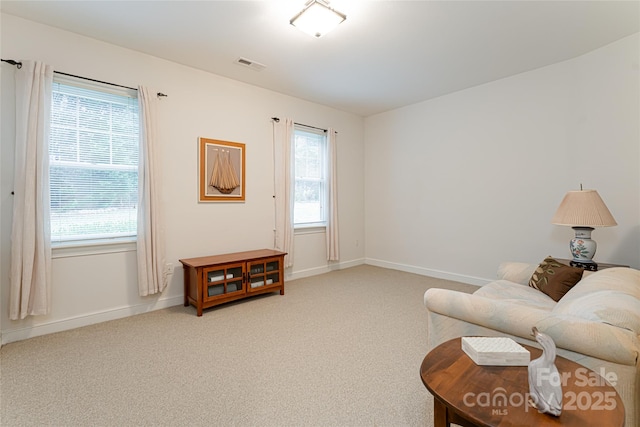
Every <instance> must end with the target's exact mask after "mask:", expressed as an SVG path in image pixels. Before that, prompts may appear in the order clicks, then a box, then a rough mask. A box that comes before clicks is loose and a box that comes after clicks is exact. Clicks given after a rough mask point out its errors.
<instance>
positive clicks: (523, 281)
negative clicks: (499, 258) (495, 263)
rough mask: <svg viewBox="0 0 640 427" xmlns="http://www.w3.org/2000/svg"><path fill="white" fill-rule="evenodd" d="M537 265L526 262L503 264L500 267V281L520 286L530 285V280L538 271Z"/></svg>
mask: <svg viewBox="0 0 640 427" xmlns="http://www.w3.org/2000/svg"><path fill="white" fill-rule="evenodd" d="M537 267H538V266H537V265H536V264H528V263H526V262H503V263H502V264H500V266H499V267H498V279H503V280H508V281H510V282H514V283H518V284H520V285H528V284H529V279H531V276H532V275H533V272H534V271H536V268H537Z"/></svg>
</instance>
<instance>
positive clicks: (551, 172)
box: [365, 34, 640, 284]
mask: <svg viewBox="0 0 640 427" xmlns="http://www.w3.org/2000/svg"><path fill="white" fill-rule="evenodd" d="M639 52H640V48H639V36H638V34H636V35H633V36H630V37H627V38H624V39H622V40H619V41H618V42H615V43H613V44H611V45H608V46H605V47H603V48H601V49H598V50H596V51H593V52H590V53H588V54H586V55H583V56H581V57H578V58H574V59H571V60H568V61H565V62H562V63H558V64H555V65H551V66H548V67H544V68H540V69H537V70H534V71H531V72H527V73H523V74H520V75H516V76H512V77H509V78H505V79H502V80H499V81H495V82H492V83H488V84H485V85H482V86H478V87H474V88H471V89H467V90H463V91H460V92H456V93H453V94H450V95H446V96H442V97H440V98H437V99H433V100H429V101H426V102H422V103H419V104H415V105H412V106H408V107H405V108H401V109H397V110H394V111H390V112H386V113H382V114H378V115H375V116H370V117H367V118H366V120H365V141H366V148H365V152H366V155H365V157H366V162H365V201H366V202H365V206H366V237H367V240H366V254H367V262H369V263H373V264H377V265H383V266H387V267H392V268H398V269H402V270H408V271H415V272H418V273H422V274H430V275H436V276H443V277H450V278H457V279H459V280H463V281H467V282H470V283H478V284H481V283H484V282H486V279H491V278H493V277H495V272H496V269H497V266H498V264H499V263H500V262H502V261H505V260H513V261H524V262H539V261H541V260H542V259H543V258H544V257H545V256H547V255H553V256H557V257H560V258H568V257H569V250H568V241H569V240H570V239H571V237H572V236H573V230H571V228H570V227H561V226H556V225H552V224H551V223H550V221H551V217H552V216H553V214H554V213H555V210H556V209H557V207H558V205H559V204H560V201H561V200H562V197H563V196H564V194H565V193H566V192H567V191H568V190H577V189H579V186H580V184H581V183H582V184H583V185H584V188H594V189H596V190H598V192H599V194H600V195H601V196H602V198H603V200H604V201H605V203H606V204H607V205H608V207H609V209H610V210H611V212H612V214H613V216H614V217H615V219H616V220H617V222H618V224H619V225H618V226H617V227H611V228H599V229H596V230H595V231H594V232H593V238H594V240H596V241H597V242H598V251H597V254H596V256H595V260H596V261H600V262H611V263H618V264H626V265H631V266H633V267H635V268H640V175H639V170H640V125H639V117H640V109H639V106H638V104H639V99H640V97H639V94H640V91H639V85H638V80H639V66H638V62H639V59H638V57H639Z"/></svg>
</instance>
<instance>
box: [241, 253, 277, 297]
mask: <svg viewBox="0 0 640 427" xmlns="http://www.w3.org/2000/svg"><path fill="white" fill-rule="evenodd" d="M279 283H280V260H279V259H278V258H268V259H265V260H261V261H252V262H251V263H249V280H248V287H247V292H252V291H258V290H260V289H263V288H265V287H270V286H273V285H278V284H279Z"/></svg>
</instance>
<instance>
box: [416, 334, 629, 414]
mask: <svg viewBox="0 0 640 427" xmlns="http://www.w3.org/2000/svg"><path fill="white" fill-rule="evenodd" d="M524 347H526V348H527V350H529V351H530V352H531V360H533V359H535V358H538V357H540V355H541V353H542V351H541V350H539V349H537V348H534V347H531V346H527V345H525V346H524ZM555 363H556V366H557V368H558V371H559V372H560V375H563V376H564V377H565V378H566V380H564V381H563V383H562V384H563V386H562V392H563V405H562V406H563V409H562V413H561V414H560V416H559V417H554V416H553V415H549V414H542V413H540V412H538V410H537V409H535V408H533V407H532V406H531V405H530V404H528V393H529V380H528V370H527V367H526V366H480V365H476V364H475V363H474V362H473V360H471V358H470V357H469V356H467V354H466V353H465V352H464V351H463V350H462V347H461V342H460V338H454V339H452V340H450V341H447V342H445V343H443V344H441V345H439V346H438V347H436V348H434V349H433V350H432V351H430V352H429V354H427V356H426V357H425V358H424V361H423V362H422V366H421V367H420V376H421V378H422V382H423V384H424V385H425V386H426V387H427V389H428V390H429V391H430V392H431V394H433V402H434V411H433V413H434V415H433V416H434V426H435V427H445V426H446V427H449V425H450V424H451V423H455V424H458V425H461V426H464V427H478V426H482V427H497V426H536V427H539V426H564V427H571V426H574V427H587V426H594V427H595V426H597V427H601V426H607V427H621V426H624V405H623V403H622V399H621V398H620V396H619V395H618V393H617V392H616V390H615V388H613V387H612V386H611V385H610V384H609V383H608V382H606V381H605V379H604V378H602V377H601V376H600V375H598V374H597V373H595V372H593V371H591V370H590V369H587V368H585V367H584V366H582V365H579V364H577V363H575V362H573V361H571V360H568V359H565V358H564V357H560V356H558V357H556V362H555ZM565 381H566V382H565Z"/></svg>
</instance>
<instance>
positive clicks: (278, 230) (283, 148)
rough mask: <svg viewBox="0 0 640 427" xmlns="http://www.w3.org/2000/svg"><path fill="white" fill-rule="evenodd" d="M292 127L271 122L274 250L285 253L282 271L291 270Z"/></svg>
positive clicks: (285, 122) (289, 122)
mask: <svg viewBox="0 0 640 427" xmlns="http://www.w3.org/2000/svg"><path fill="white" fill-rule="evenodd" d="M293 127H294V123H293V120H291V119H280V120H279V121H278V120H274V121H273V145H274V149H273V152H274V171H275V179H274V194H275V222H276V227H275V236H274V240H275V241H274V247H275V249H277V250H279V251H282V252H286V253H287V255H286V256H285V257H284V266H285V268H288V267H291V266H293V232H294V230H293V202H294V198H293V191H294V188H293V184H292V180H293V176H292V172H291V171H292V169H293V163H292V160H291V151H292V150H293V136H294V135H293Z"/></svg>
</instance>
